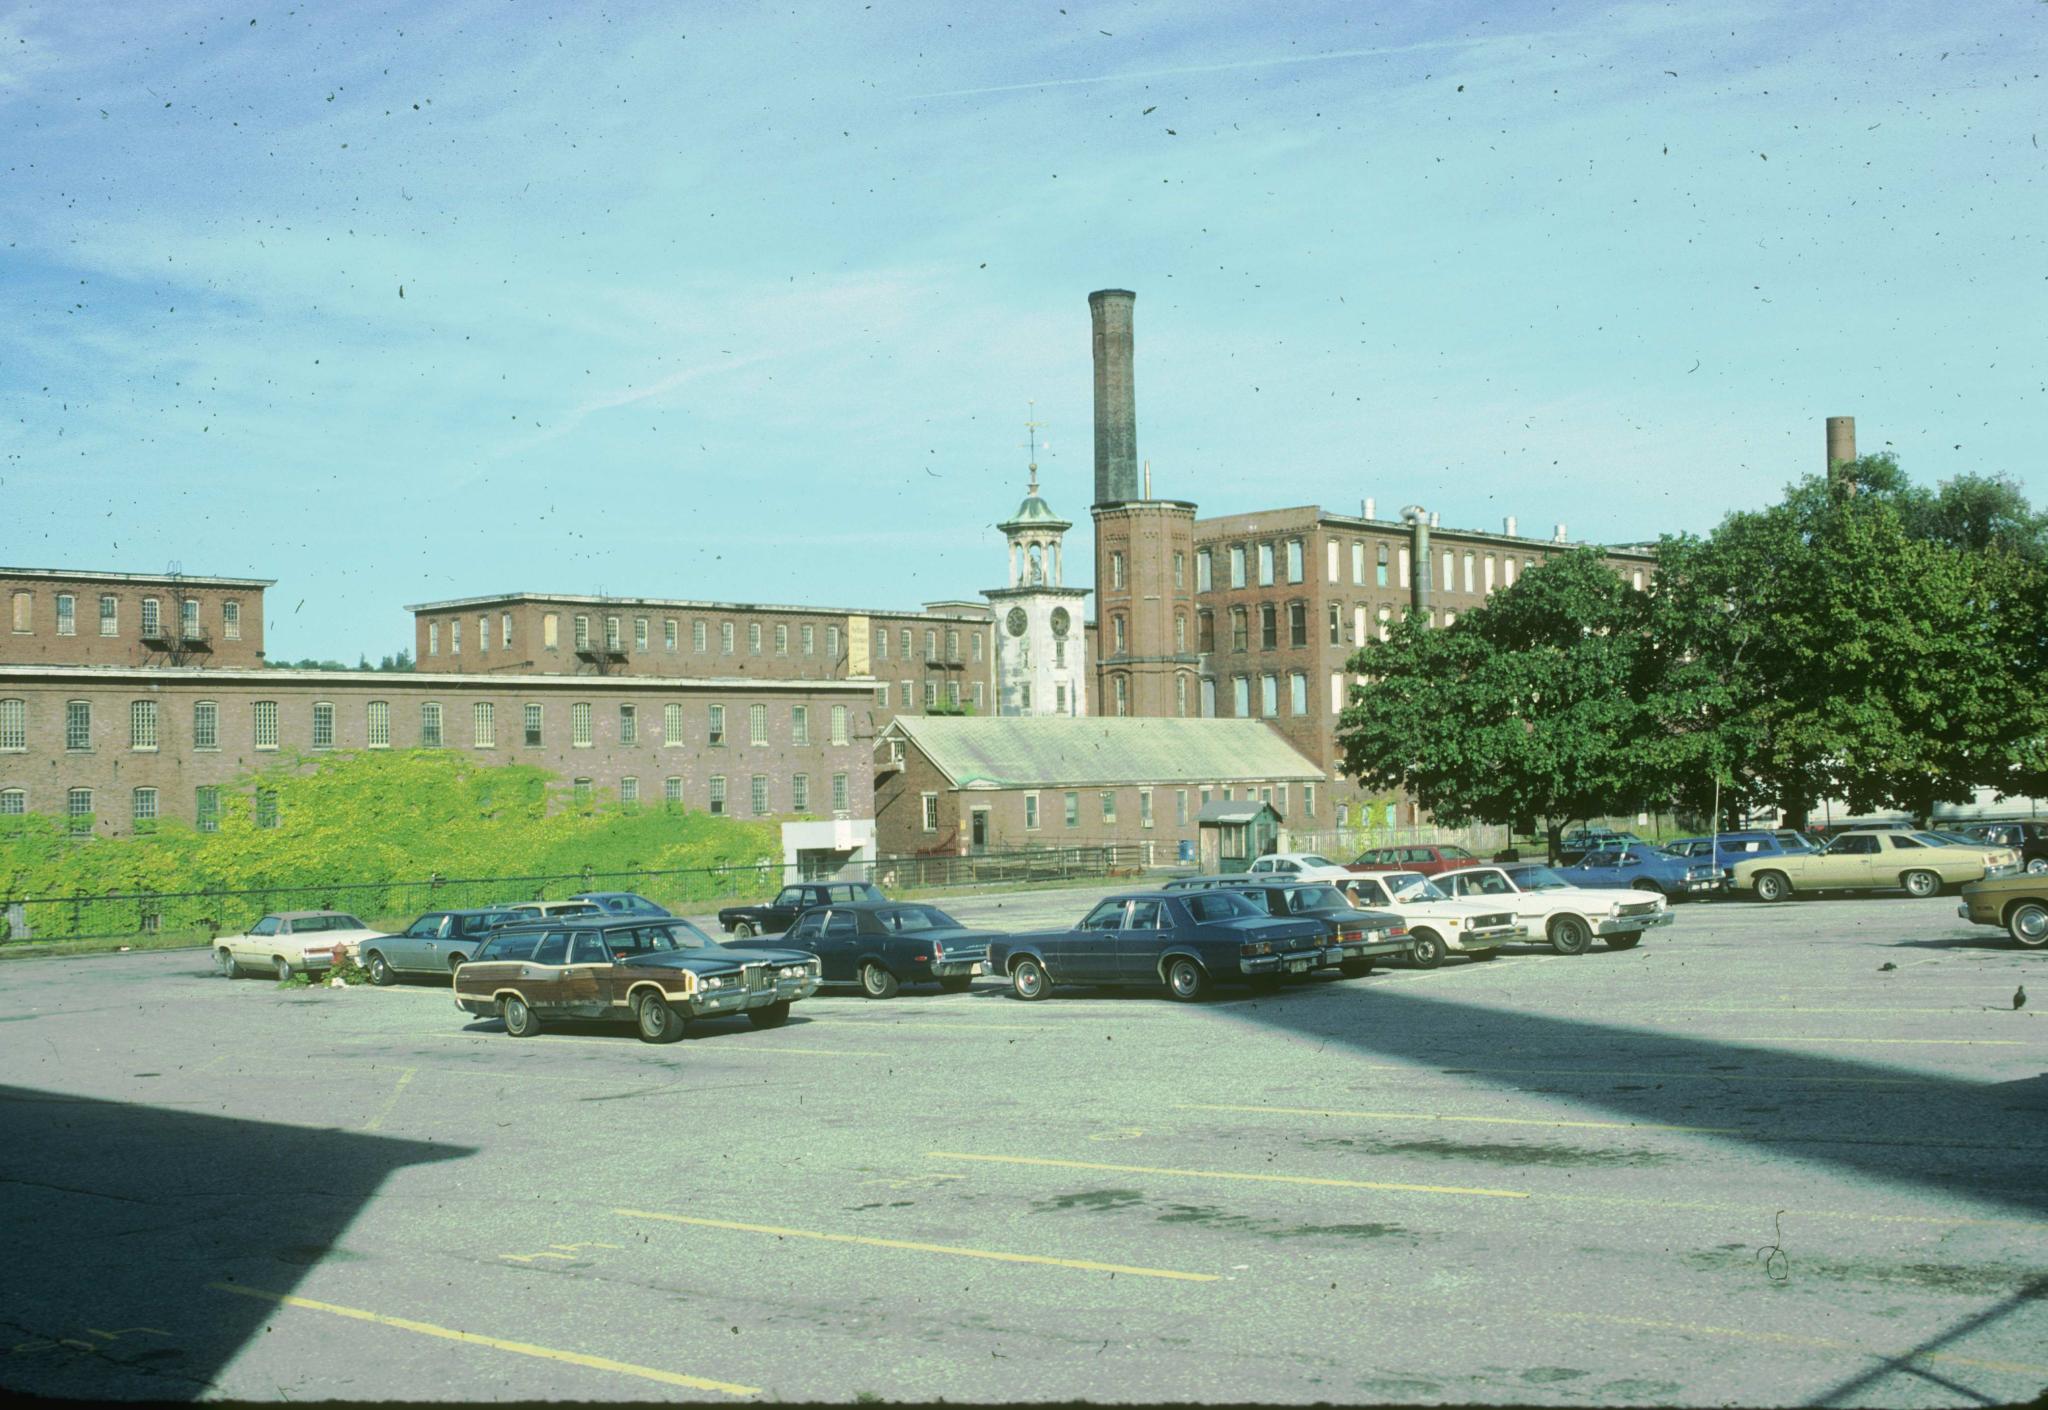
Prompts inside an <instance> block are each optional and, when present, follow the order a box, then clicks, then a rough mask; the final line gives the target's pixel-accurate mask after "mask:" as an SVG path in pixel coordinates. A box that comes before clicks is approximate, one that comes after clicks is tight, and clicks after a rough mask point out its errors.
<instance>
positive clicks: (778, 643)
mask: <svg viewBox="0 0 2048 1410" xmlns="http://www.w3.org/2000/svg"><path fill="white" fill-rule="evenodd" d="M775 654H776V655H777V656H787V655H789V623H787V622H777V623H776V624H775Z"/></svg>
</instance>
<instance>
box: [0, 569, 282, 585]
mask: <svg viewBox="0 0 2048 1410" xmlns="http://www.w3.org/2000/svg"><path fill="white" fill-rule="evenodd" d="M0 578H45V579H51V578H54V579H59V580H63V579H69V580H71V581H76V582H94V583H150V584H152V585H154V586H158V587H175V586H177V585H179V584H181V583H182V584H184V585H186V586H188V587H238V588H267V587H275V586H277V579H276V578H209V577H205V576H202V575H201V574H198V573H112V572H101V571H98V570H96V569H92V568H0Z"/></svg>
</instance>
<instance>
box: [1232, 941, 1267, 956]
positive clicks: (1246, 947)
mask: <svg viewBox="0 0 2048 1410" xmlns="http://www.w3.org/2000/svg"><path fill="white" fill-rule="evenodd" d="M1237 952H1238V953H1239V954H1240V955H1270V954H1272V953H1273V942H1272V941H1271V940H1247V941H1245V942H1244V944H1242V945H1240V946H1238V947H1237Z"/></svg>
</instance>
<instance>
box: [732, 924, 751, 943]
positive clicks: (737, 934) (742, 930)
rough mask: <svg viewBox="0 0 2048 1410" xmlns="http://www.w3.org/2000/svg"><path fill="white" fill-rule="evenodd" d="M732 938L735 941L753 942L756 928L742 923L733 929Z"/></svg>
mask: <svg viewBox="0 0 2048 1410" xmlns="http://www.w3.org/2000/svg"><path fill="white" fill-rule="evenodd" d="M732 938H733V939H735V940H751V939H753V938H754V927H753V926H752V925H750V924H748V923H747V922H746V921H741V922H740V923H739V924H738V925H735V926H734V927H733V928H732Z"/></svg>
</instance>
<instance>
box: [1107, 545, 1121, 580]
mask: <svg viewBox="0 0 2048 1410" xmlns="http://www.w3.org/2000/svg"><path fill="white" fill-rule="evenodd" d="M1109 585H1110V586H1111V587H1113V588H1120V587H1122V586H1123V585H1124V556H1123V554H1121V553H1119V552H1116V551H1114V550H1112V551H1111V553H1110V555H1109Z"/></svg>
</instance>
